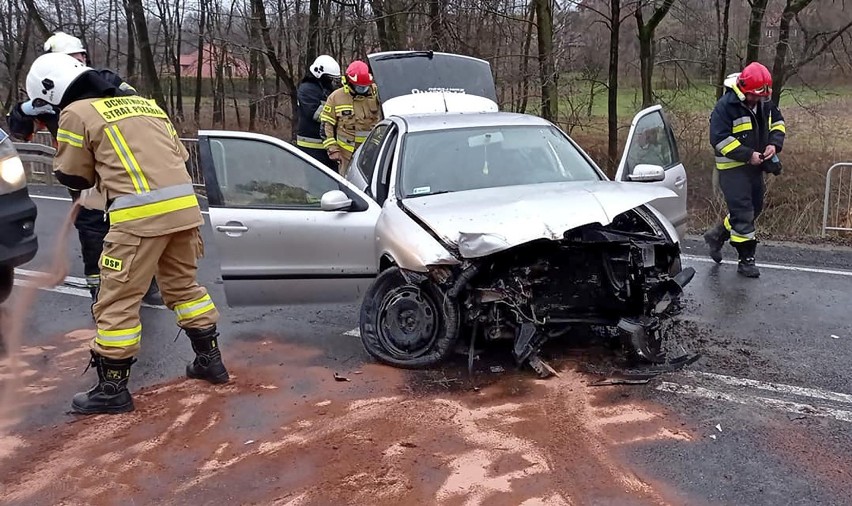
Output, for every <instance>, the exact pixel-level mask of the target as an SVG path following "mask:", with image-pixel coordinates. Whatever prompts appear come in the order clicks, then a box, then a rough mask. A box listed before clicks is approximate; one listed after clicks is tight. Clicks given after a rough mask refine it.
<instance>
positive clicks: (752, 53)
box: [746, 0, 769, 63]
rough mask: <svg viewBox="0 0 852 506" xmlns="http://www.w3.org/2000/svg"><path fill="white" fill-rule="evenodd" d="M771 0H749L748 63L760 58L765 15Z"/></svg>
mask: <svg viewBox="0 0 852 506" xmlns="http://www.w3.org/2000/svg"><path fill="white" fill-rule="evenodd" d="M768 2H769V0H748V4H749V6H750V7H751V14H750V15H749V20H748V49H747V51H746V63H751V62H753V61H758V60H759V59H760V43H761V40H763V17H764V15H765V14H766V4H767V3H768Z"/></svg>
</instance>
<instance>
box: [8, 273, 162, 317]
mask: <svg viewBox="0 0 852 506" xmlns="http://www.w3.org/2000/svg"><path fill="white" fill-rule="evenodd" d="M15 273H16V274H21V275H23V276H25V277H30V278H39V277H45V276H47V274H46V273H44V272H39V271H29V270H26V269H15ZM65 282H66V283H69V284H71V285H72V286H64V285H59V286H54V287H38V288H39V290H44V291H47V292H54V293H61V294H63V295H74V296H76V297H83V298H86V299H89V300H91V299H92V294H90V293H89V289H88V288H77V287H76V286H73V285H77V284H78V283H79V284H82V285H83V286H86V280H85V279H83V278H77V277H73V276H68V277H66V278H65ZM15 284H16V285H18V286H34V285H33V283H32V282H31V281H28V280H26V279H21V278H16V279H15ZM142 307H149V308H151V309H165V310H168V309H169V308H167V307H166V306H155V305H152V304H146V303H144V302H143V303H142Z"/></svg>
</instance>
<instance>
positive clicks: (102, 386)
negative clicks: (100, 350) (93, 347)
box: [71, 351, 136, 415]
mask: <svg viewBox="0 0 852 506" xmlns="http://www.w3.org/2000/svg"><path fill="white" fill-rule="evenodd" d="M90 353H91V354H92V359H91V362H89V366H90V367H92V366H94V367H95V370H96V371H97V373H98V383H97V385H95V386H93V387H92V388H91V389H90V390H89V391H88V392H80V393H78V394H76V395H75V396H74V399H73V400H72V401H71V410H72V411H74V412H76V413H82V414H85V415H90V414H94V413H126V412H128V411H133V409H134V406H133V398H132V397H131V396H130V391H129V390H127V380H129V379H130V366H131V365H133V363H134V362H136V359H135V358H125V359H122V360H112V359H109V358H106V357H102V356H100V355H98V354H97V353H95V352H94V351H90Z"/></svg>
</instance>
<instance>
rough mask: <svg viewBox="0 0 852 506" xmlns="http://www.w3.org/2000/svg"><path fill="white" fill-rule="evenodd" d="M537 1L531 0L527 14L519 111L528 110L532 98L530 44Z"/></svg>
mask: <svg viewBox="0 0 852 506" xmlns="http://www.w3.org/2000/svg"><path fill="white" fill-rule="evenodd" d="M535 2H536V0H531V1H530V4H529V7H528V9H529V13H528V14H527V26H526V29H525V30H524V32H525V33H524V50H523V51H522V54H521V58H523V60H521V90H520V95H521V96H520V105H519V107H518V112H520V113H525V112H527V105H528V103H529V98H530V46H532V32H533V27H534V26H535V25H534V23H535Z"/></svg>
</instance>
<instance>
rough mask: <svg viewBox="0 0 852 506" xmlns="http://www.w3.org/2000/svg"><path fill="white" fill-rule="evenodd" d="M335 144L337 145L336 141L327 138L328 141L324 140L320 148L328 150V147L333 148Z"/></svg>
mask: <svg viewBox="0 0 852 506" xmlns="http://www.w3.org/2000/svg"><path fill="white" fill-rule="evenodd" d="M335 144H337V141H336V140H334V139H332V138H331V137H329V138H328V139H326V140H324V141H323V142H322V147H324V148H328V147H331V146H334V145H335Z"/></svg>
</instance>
